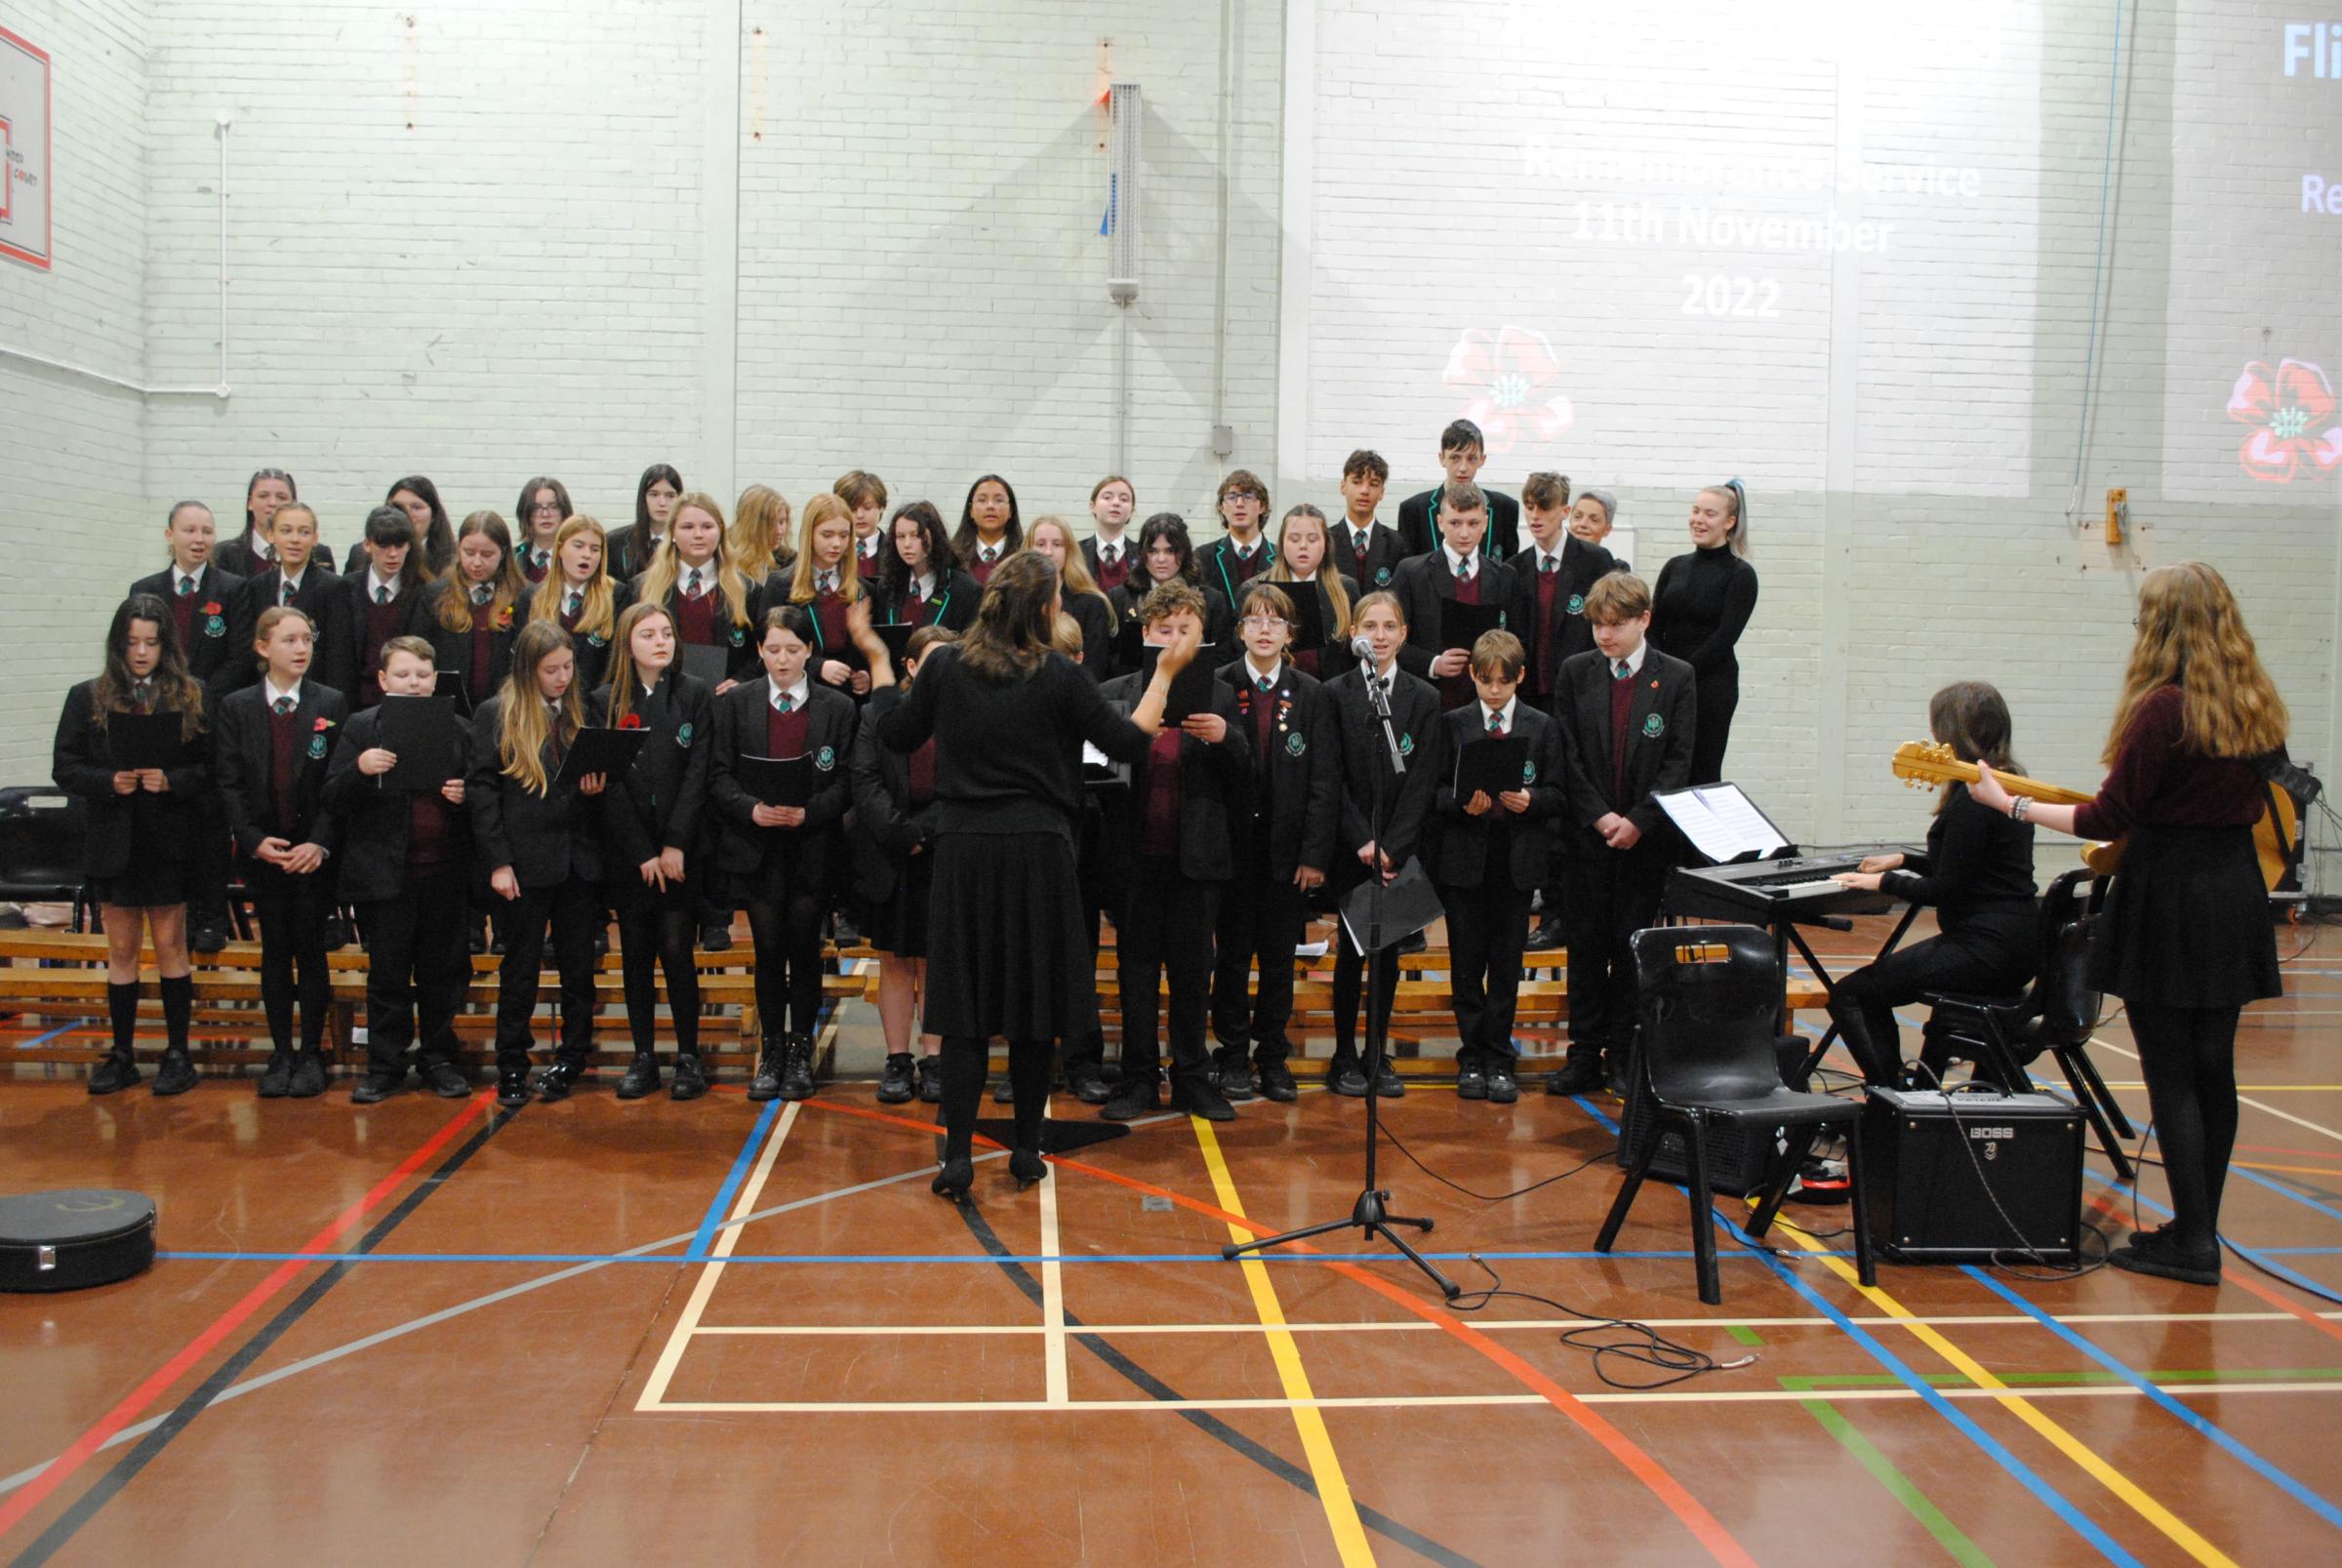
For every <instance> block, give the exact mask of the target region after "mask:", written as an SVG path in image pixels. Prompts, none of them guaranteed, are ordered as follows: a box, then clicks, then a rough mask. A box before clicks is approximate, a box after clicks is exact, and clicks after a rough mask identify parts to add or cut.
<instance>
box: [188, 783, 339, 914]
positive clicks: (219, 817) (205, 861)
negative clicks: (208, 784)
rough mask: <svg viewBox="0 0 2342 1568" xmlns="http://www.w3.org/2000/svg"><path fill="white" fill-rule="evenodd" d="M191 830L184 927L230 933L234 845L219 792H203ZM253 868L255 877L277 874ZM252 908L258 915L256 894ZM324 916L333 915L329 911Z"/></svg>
mask: <svg viewBox="0 0 2342 1568" xmlns="http://www.w3.org/2000/svg"><path fill="white" fill-rule="evenodd" d="M192 830H193V832H194V834H195V845H194V853H193V854H191V855H189V856H188V857H187V924H188V925H189V926H190V927H193V926H199V925H203V924H205V923H207V922H217V923H218V924H219V926H220V929H221V930H222V931H225V930H227V929H229V927H228V919H227V883H228V878H229V876H230V875H231V873H232V872H233V870H234V863H235V848H236V841H235V835H234V834H233V833H231V832H230V831H229V830H228V826H227V808H226V807H225V806H224V805H222V803H221V799H220V793H219V791H218V790H209V791H206V792H205V794H204V795H203V796H202V797H201V798H200V799H199V800H198V801H197V803H196V806H195V814H194V823H193V826H192ZM252 866H253V870H254V871H255V872H256V873H257V872H266V873H268V874H270V875H277V874H280V873H278V872H277V871H276V868H275V867H274V866H270V865H263V864H261V863H260V862H258V861H255V862H253V863H252ZM253 904H254V910H255V912H256V913H257V912H258V910H259V904H260V900H259V898H258V896H257V891H256V896H255V898H254V900H253ZM326 912H327V913H328V914H331V913H332V912H333V911H332V910H331V909H330V908H329V909H328V910H327V911H326ZM320 934H322V933H320Z"/></svg>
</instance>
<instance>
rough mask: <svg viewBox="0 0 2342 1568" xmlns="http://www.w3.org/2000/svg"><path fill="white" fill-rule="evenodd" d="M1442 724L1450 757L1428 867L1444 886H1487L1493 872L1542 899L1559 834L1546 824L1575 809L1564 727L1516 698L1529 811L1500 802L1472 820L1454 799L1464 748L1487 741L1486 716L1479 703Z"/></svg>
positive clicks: (1435, 800)
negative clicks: (1501, 860)
mask: <svg viewBox="0 0 2342 1568" xmlns="http://www.w3.org/2000/svg"><path fill="white" fill-rule="evenodd" d="M1439 722H1440V723H1441V724H1442V725H1444V726H1445V727H1446V729H1447V757H1446V762H1445V765H1444V766H1443V767H1442V768H1441V769H1440V771H1439V784H1438V788H1437V789H1436V790H1435V791H1434V792H1433V797H1432V825H1431V830H1430V831H1429V832H1428V833H1427V834H1425V836H1424V846H1423V861H1424V866H1425V868H1426V869H1427V870H1429V871H1430V872H1431V873H1432V880H1433V881H1434V882H1436V883H1438V884H1440V885H1441V886H1442V887H1457V888H1479V887H1485V886H1486V885H1487V884H1488V882H1489V880H1490V878H1491V873H1492V871H1494V872H1495V874H1499V875H1503V876H1505V878H1506V883H1507V885H1509V886H1511V887H1512V888H1513V889H1514V891H1515V892H1520V893H1534V892H1536V891H1537V890H1538V889H1539V888H1541V887H1543V886H1545V884H1546V882H1547V880H1548V879H1549V878H1550V876H1551V875H1552V872H1553V864H1552V861H1553V843H1554V835H1553V834H1552V833H1551V832H1548V831H1547V830H1546V824H1547V823H1549V822H1552V821H1554V820H1555V819H1557V818H1559V817H1560V816H1561V815H1562V814H1563V812H1565V811H1566V810H1568V807H1569V763H1568V758H1567V753H1566V746H1565V743H1564V742H1563V740H1562V730H1561V726H1560V725H1558V724H1556V723H1555V722H1554V721H1553V720H1552V719H1551V718H1549V717H1547V716H1546V715H1545V714H1543V713H1540V712H1539V711H1538V710H1537V709H1536V707H1535V706H1534V705H1533V704H1531V703H1530V702H1529V700H1528V697H1527V696H1526V695H1525V694H1520V695H1516V696H1515V697H1514V700H1513V730H1512V733H1513V734H1514V735H1516V736H1518V737H1519V738H1520V739H1521V740H1523V741H1526V742H1527V743H1528V746H1529V760H1528V764H1527V766H1526V767H1524V768H1523V769H1522V770H1521V784H1522V786H1523V787H1525V788H1526V789H1527V790H1528V792H1529V809H1528V810H1527V811H1525V812H1522V813H1520V814H1519V815H1518V816H1515V815H1514V814H1513V813H1512V812H1509V811H1507V810H1506V809H1505V808H1504V806H1503V804H1502V803H1501V802H1500V803H1498V804H1497V805H1496V806H1495V807H1494V809H1492V810H1491V811H1489V812H1487V813H1486V814H1485V815H1483V816H1479V817H1474V816H1472V815H1470V814H1469V813H1467V812H1466V811H1465V810H1464V803H1463V801H1461V800H1459V799H1458V798H1456V791H1455V780H1456V761H1457V754H1458V753H1459V752H1461V751H1462V750H1463V748H1464V747H1466V746H1468V745H1470V744H1472V743H1473V742H1474V741H1477V740H1480V739H1482V738H1483V737H1485V736H1486V735H1487V733H1488V727H1487V709H1485V708H1483V707H1482V706H1481V705H1480V704H1478V703H1477V702H1474V703H1473V704H1470V705H1469V706H1466V707H1459V708H1456V709H1455V710H1453V711H1452V712H1449V713H1446V714H1443V715H1442V716H1441V718H1440V720H1439ZM1492 848H1494V849H1498V850H1501V851H1504V852H1505V854H1506V864H1505V865H1504V866H1503V867H1502V868H1501V869H1498V868H1492V867H1491V866H1490V865H1489V864H1488V852H1489V851H1490V849H1492Z"/></svg>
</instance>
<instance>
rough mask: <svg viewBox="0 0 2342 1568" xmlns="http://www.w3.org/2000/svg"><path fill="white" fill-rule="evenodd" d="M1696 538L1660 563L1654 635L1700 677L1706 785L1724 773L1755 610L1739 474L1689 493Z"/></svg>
mask: <svg viewBox="0 0 2342 1568" xmlns="http://www.w3.org/2000/svg"><path fill="white" fill-rule="evenodd" d="M1691 543H1692V544H1693V545H1694V546H1695V547H1694V549H1693V550H1692V552H1691V553H1690V554H1689V555H1678V556H1676V558H1675V559H1673V560H1671V561H1669V562H1668V563H1667V565H1665V566H1663V567H1661V568H1660V569H1659V585H1658V587H1657V588H1656V589H1655V590H1653V592H1652V594H1651V631H1650V638H1651V645H1652V646H1653V647H1655V648H1657V649H1658V650H1659V651H1660V652H1661V653H1663V654H1673V655H1674V656H1675V657H1676V658H1677V659H1680V660H1682V661H1683V662H1684V663H1688V664H1690V665H1691V667H1692V670H1693V672H1694V673H1695V674H1697V675H1698V676H1699V706H1698V709H1697V712H1698V724H1699V728H1698V730H1697V732H1696V734H1695V736H1694V743H1693V745H1692V748H1691V779H1690V783H1692V784H1715V783H1716V782H1717V781H1718V780H1720V779H1722V778H1723V776H1724V745H1725V744H1726V743H1727V742H1729V741H1730V740H1731V739H1732V710H1733V709H1734V708H1736V707H1738V706H1739V705H1740V661H1739V659H1738V658H1737V657H1735V656H1734V654H1733V651H1732V650H1733V645H1734V644H1736V643H1738V642H1739V641H1740V634H1741V632H1742V631H1743V630H1745V629H1746V628H1747V626H1748V623H1749V616H1750V615H1751V613H1753V612H1754V611H1755V610H1756V608H1757V569H1756V568H1755V567H1753V566H1751V565H1750V564H1749V562H1748V554H1749V498H1748V493H1747V492H1746V491H1744V490H1742V489H1741V487H1740V481H1739V480H1737V479H1727V480H1725V481H1724V482H1723V483H1722V484H1720V485H1714V486H1711V487H1710V488H1708V489H1706V490H1703V491H1701V492H1700V493H1699V494H1698V495H1697V496H1694V497H1693V498H1692V500H1691Z"/></svg>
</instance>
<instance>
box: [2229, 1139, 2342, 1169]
mask: <svg viewBox="0 0 2342 1568" xmlns="http://www.w3.org/2000/svg"><path fill="white" fill-rule="evenodd" d="M2237 1147H2239V1148H2241V1149H2244V1150H2246V1151H2247V1152H2249V1153H2254V1154H2306V1155H2308V1156H2309V1157H2310V1158H2311V1159H2321V1160H2342V1154H2337V1153H2336V1152H2334V1150H2333V1149H2331V1148H2287V1147H2285V1146H2282V1145H2280V1144H2239V1145H2238V1146H2237ZM2335 1174H2336V1175H2337V1176H2342V1171H2337V1172H2335Z"/></svg>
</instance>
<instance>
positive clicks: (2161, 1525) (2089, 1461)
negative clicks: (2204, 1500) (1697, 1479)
mask: <svg viewBox="0 0 2342 1568" xmlns="http://www.w3.org/2000/svg"><path fill="white" fill-rule="evenodd" d="M1775 1225H1776V1226H1777V1227H1778V1228H1779V1229H1781V1230H1783V1231H1785V1232H1786V1233H1787V1234H1788V1235H1789V1237H1790V1239H1791V1240H1793V1241H1795V1242H1796V1243H1797V1245H1798V1246H1799V1247H1802V1248H1803V1249H1805V1250H1806V1251H1807V1252H1811V1253H1818V1254H1820V1255H1821V1261H1822V1263H1823V1264H1824V1265H1825V1266H1827V1267H1828V1268H1829V1269H1830V1271H1831V1272H1832V1273H1834V1274H1836V1275H1837V1276H1838V1277H1839V1278H1840V1279H1842V1280H1844V1281H1845V1282H1846V1283H1847V1284H1849V1285H1852V1286H1853V1287H1854V1288H1855V1289H1856V1290H1857V1291H1859V1292H1861V1294H1862V1295H1863V1296H1864V1297H1865V1298H1866V1299H1867V1300H1868V1301H1869V1302H1870V1303H1871V1304H1872V1305H1873V1306H1875V1307H1878V1309H1879V1310H1880V1311H1882V1312H1885V1313H1886V1314H1887V1315H1888V1316H1889V1317H1892V1318H1894V1319H1895V1320H1896V1327H1898V1328H1902V1329H1906V1330H1908V1331H1909V1332H1910V1333H1911V1334H1912V1336H1913V1337H1914V1338H1916V1339H1917V1340H1918V1342H1919V1343H1920V1344H1922V1345H1924V1346H1926V1347H1928V1348H1929V1349H1931V1350H1933V1351H1934V1352H1935V1353H1936V1354H1937V1355H1939V1356H1942V1357H1943V1358H1944V1360H1945V1361H1947V1362H1949V1363H1950V1364H1951V1365H1952V1367H1953V1368H1954V1369H1955V1370H1956V1371H1958V1372H1959V1373H1960V1374H1961V1375H1962V1376H1964V1377H1966V1378H1967V1380H1968V1381H1969V1382H1970V1383H1973V1384H1975V1385H1976V1386H1977V1387H1979V1388H1981V1389H1984V1390H1986V1391H1988V1392H1990V1393H1991V1394H1992V1395H1993V1396H1994V1397H1995V1399H1996V1400H1997V1401H1998V1402H1999V1404H2000V1405H2001V1407H2002V1408H2004V1409H2006V1410H2008V1411H2009V1412H2011V1413H2012V1414H2013V1415H2015V1416H2016V1417H2017V1419H2018V1420H2020V1421H2022V1422H2024V1423H2025V1425H2026V1426H2028V1427H2032V1428H2033V1429H2034V1430H2035V1431H2036V1432H2039V1434H2040V1435H2041V1436H2043V1437H2045V1438H2047V1439H2048V1440H2049V1443H2050V1445H2051V1446H2052V1447H2054V1448H2056V1449H2057V1451H2058V1452H2059V1453H2061V1454H2063V1455H2065V1456H2066V1458H2068V1459H2070V1460H2072V1461H2073V1462H2074V1463H2075V1464H2077V1465H2079V1466H2080V1467H2081V1468H2082V1469H2083V1470H2084V1471H2085V1472H2087V1473H2088V1474H2089V1476H2090V1478H2091V1479H2093V1480H2095V1481H2096V1482H2098V1484H2099V1485H2101V1486H2103V1487H2105V1488H2106V1489H2107V1490H2108V1491H2110V1492H2112V1493H2114V1494H2115V1496H2116V1497H2117V1498H2119V1499H2120V1500H2121V1501H2122V1503H2123V1504H2124V1505H2125V1506H2127V1507H2128V1508H2130V1509H2131V1511H2133V1512H2134V1513H2136V1514H2138V1515H2139V1517H2140V1518H2142V1519H2145V1520H2146V1521H2147V1522H2148V1523H2149V1524H2152V1525H2154V1526H2155V1527H2156V1528H2157V1529H2158V1530H2160V1531H2161V1532H2162V1533H2163V1535H2164V1536H2166V1537H2167V1538H2169V1540H2170V1541H2171V1542H2172V1543H2173V1544H2174V1545H2176V1546H2178V1547H2179V1548H2180V1549H2181V1550H2183V1551H2185V1552H2186V1553H2187V1554H2188V1555H2189V1556H2191V1557H2193V1558H2195V1559H2196V1560H2197V1561H2198V1562H2200V1563H2202V1564H2204V1568H2238V1565H2237V1562H2236V1560H2235V1559H2234V1558H2232V1557H2230V1556H2229V1555H2228V1554H2227V1553H2226V1552H2224V1551H2222V1550H2221V1549H2220V1548H2218V1547H2215V1546H2213V1545H2212V1544H2211V1543H2210V1542H2209V1541H2206V1540H2204V1538H2203V1537H2202V1536H2201V1535H2199V1534H2197V1533H2196V1530H2195V1529H2194V1527H2192V1526H2191V1525H2189V1524H2188V1522H2187V1521H2186V1520H2184V1519H2182V1518H2180V1517H2179V1516H2178V1515H2177V1514H2175V1513H2173V1512H2172V1511H2171V1510H2170V1509H2169V1508H2164V1507H2163V1506H2162V1505H2161V1504H2160V1503H2158V1502H2157V1501H2156V1500H2155V1499H2154V1498H2152V1497H2150V1496H2149V1495H2148V1494H2147V1493H2146V1491H2145V1490H2144V1489H2142V1488H2141V1487H2140V1486H2139V1484H2138V1483H2137V1482H2135V1481H2133V1480H2132V1479H2131V1478H2130V1477H2129V1476H2127V1475H2125V1474H2123V1473H2122V1472H2121V1471H2120V1470H2119V1469H2117V1468H2115V1467H2114V1466H2112V1465H2110V1464H2108V1463H2107V1462H2106V1461H2105V1460H2104V1459H2102V1458H2100V1457H2099V1455H2098V1452H2097V1451H2096V1450H2095V1449H2093V1448H2091V1447H2090V1446H2089V1445H2088V1444H2086V1443H2084V1442H2083V1441H2082V1440H2081V1439H2080V1438H2079V1437H2077V1436H2075V1435H2074V1434H2073V1433H2072V1432H2070V1431H2068V1430H2066V1428H2065V1427H2060V1426H2059V1425H2058V1424H2057V1423H2056V1422H2054V1421H2052V1420H2050V1419H2049V1418H2048V1417H2047V1416H2045V1415H2043V1414H2042V1413H2041V1412H2040V1411H2039V1409H2038V1408H2036V1407H2035V1405H2034V1404H2033V1402H2032V1401H2031V1400H2030V1399H2028V1398H2027V1397H2026V1396H2024V1395H2023V1394H2020V1393H2017V1392H2015V1391H2014V1390H2012V1389H2010V1387H2008V1385H2007V1384H2005V1383H2002V1382H2001V1381H2000V1380H1999V1378H1996V1377H1994V1376H1993V1374H1992V1373H1991V1372H1990V1371H1988V1370H1986V1368H1985V1367H1984V1365H1983V1363H1981V1362H1979V1361H1978V1360H1977V1359H1976V1358H1975V1357H1974V1356H1971V1355H1969V1354H1968V1353H1967V1352H1966V1351H1965V1350H1962V1349H1961V1348H1960V1347H1958V1346H1957V1345H1954V1344H1953V1343H1952V1342H1951V1341H1950V1340H1948V1339H1946V1338H1944V1336H1943V1335H1942V1334H1940V1333H1938V1332H1937V1331H1936V1330H1935V1328H1934V1327H1933V1326H1932V1325H1931V1324H1928V1323H1926V1322H1924V1321H1922V1320H1921V1319H1920V1317H1919V1316H1918V1314H1917V1313H1915V1312H1912V1311H1910V1310H1909V1309H1908V1308H1906V1307H1904V1305H1903V1304H1902V1303H1901V1302H1899V1301H1897V1300H1896V1299H1895V1298H1894V1297H1892V1296H1890V1295H1888V1294H1887V1293H1886V1292H1885V1291H1884V1290H1882V1289H1880V1288H1879V1287H1878V1286H1876V1285H1865V1284H1864V1283H1862V1279H1861V1276H1860V1275H1858V1274H1857V1273H1856V1272H1855V1271H1854V1268H1853V1267H1852V1266H1850V1265H1849V1264H1847V1263H1846V1261H1845V1260H1844V1259H1842V1258H1834V1257H1831V1256H1830V1255H1829V1249H1828V1248H1827V1247H1825V1246H1823V1244H1822V1243H1821V1242H1819V1241H1816V1240H1815V1239H1814V1238H1813V1237H1811V1236H1809V1235H1807V1234H1806V1233H1805V1232H1804V1231H1802V1230H1800V1229H1798V1228H1797V1226H1795V1225H1793V1224H1791V1223H1790V1222H1788V1221H1786V1220H1780V1221H1776V1222H1775ZM1832 1394H1833V1397H1835V1394H1836V1390H1832Z"/></svg>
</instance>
